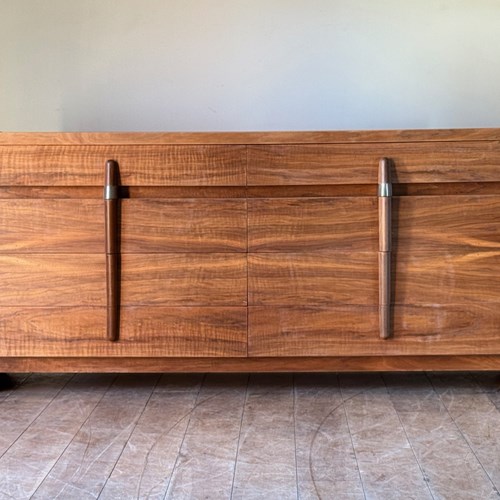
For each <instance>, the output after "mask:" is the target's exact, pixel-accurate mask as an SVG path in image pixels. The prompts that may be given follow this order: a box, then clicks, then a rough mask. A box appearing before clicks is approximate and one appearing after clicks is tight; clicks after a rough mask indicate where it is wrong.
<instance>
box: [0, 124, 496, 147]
mask: <svg viewBox="0 0 500 500" xmlns="http://www.w3.org/2000/svg"><path fill="white" fill-rule="evenodd" d="M485 140H486V141H495V140H496V141H498V140H500V128H463V129H421V130H361V131H357V130H354V131H312V132H303V131H298V132H297V131H289V132H287V131H284V132H0V144H4V145H5V144H7V145H12V144H37V145H65V144H74V145H77V144H84V145H93V144H102V145H113V144H116V145H131V144H143V145H150V144H308V143H310V144H324V143H326V144H331V143H357V142H415V141H417V142H419V141H431V142H440V141H485Z"/></svg>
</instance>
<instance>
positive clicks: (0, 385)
mask: <svg viewBox="0 0 500 500" xmlns="http://www.w3.org/2000/svg"><path fill="white" fill-rule="evenodd" d="M15 385H16V383H15V382H14V379H13V378H12V377H10V376H9V375H7V373H0V391H5V390H7V389H12V388H13V387H14V386H15Z"/></svg>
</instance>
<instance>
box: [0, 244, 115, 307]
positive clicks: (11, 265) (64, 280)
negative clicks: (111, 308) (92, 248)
mask: <svg viewBox="0 0 500 500" xmlns="http://www.w3.org/2000/svg"><path fill="white" fill-rule="evenodd" d="M105 261H106V259H105V255H104V252H103V253H102V254H100V255H98V254H66V255H60V254H31V255H30V254H27V255H23V254H17V255H16V254H0V283H1V284H2V285H1V287H0V306H15V307H32V306H37V307H51V306H74V305H87V306H98V305H102V306H104V305H105V304H106V269H105V268H106V264H105Z"/></svg>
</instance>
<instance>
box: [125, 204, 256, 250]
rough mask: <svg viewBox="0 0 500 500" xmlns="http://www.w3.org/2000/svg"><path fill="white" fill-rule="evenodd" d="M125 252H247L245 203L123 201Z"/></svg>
mask: <svg viewBox="0 0 500 500" xmlns="http://www.w3.org/2000/svg"><path fill="white" fill-rule="evenodd" d="M121 232H122V234H121V242H122V243H121V248H122V252H123V253H141V252H146V253H155V252H207V253H210V252H245V251H246V247H247V211H246V201H245V200H220V199H214V200H212V199H210V200H203V199H197V200H192V199H191V200H190V199H186V200H182V199H177V200H165V199H156V200H155V199H148V200H142V199H141V200H132V199H131V200H123V201H122V231H121Z"/></svg>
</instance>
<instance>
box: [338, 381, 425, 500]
mask: <svg viewBox="0 0 500 500" xmlns="http://www.w3.org/2000/svg"><path fill="white" fill-rule="evenodd" d="M339 378H340V386H341V391H342V396H343V398H344V404H345V410H346V414H347V421H348V425H349V429H350V433H351V437H352V442H353V446H354V452H355V454H356V459H357V462H358V466H359V470H360V475H361V481H362V483H363V488H364V490H365V492H366V494H367V496H368V492H369V493H370V494H369V497H370V498H373V499H381V500H382V499H383V500H387V499H391V498H418V499H422V500H423V499H432V498H433V497H432V494H431V492H430V490H429V488H428V485H427V484H426V482H425V480H424V477H423V475H422V471H421V469H420V466H419V463H418V461H417V459H416V457H415V454H414V451H413V449H412V447H411V444H410V443H409V441H408V439H407V436H406V434H405V432H404V429H403V427H402V425H401V422H400V421H399V418H398V416H397V413H396V410H395V409H394V406H393V405H392V402H391V400H390V397H389V394H388V392H387V389H386V387H385V385H384V383H383V381H382V380H381V378H380V375H379V374H359V375H349V374H342V375H340V377H339ZM396 492H397V494H396Z"/></svg>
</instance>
